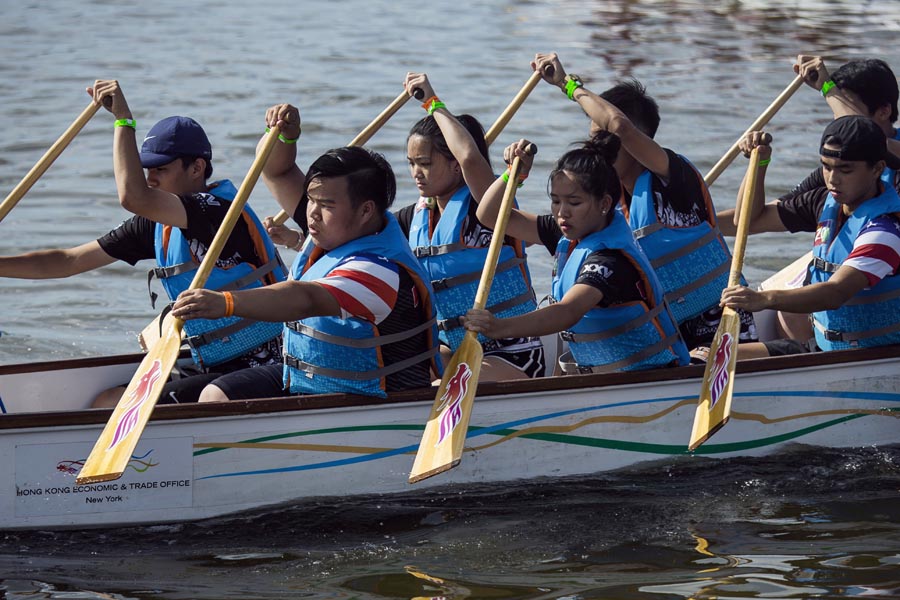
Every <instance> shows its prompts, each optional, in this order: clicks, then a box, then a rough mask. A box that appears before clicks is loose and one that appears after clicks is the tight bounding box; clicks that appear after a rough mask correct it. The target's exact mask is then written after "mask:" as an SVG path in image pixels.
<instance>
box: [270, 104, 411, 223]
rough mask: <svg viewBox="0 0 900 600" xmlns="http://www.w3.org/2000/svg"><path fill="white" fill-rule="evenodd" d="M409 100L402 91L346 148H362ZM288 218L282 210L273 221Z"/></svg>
mask: <svg viewBox="0 0 900 600" xmlns="http://www.w3.org/2000/svg"><path fill="white" fill-rule="evenodd" d="M416 92H419V94H418V95H416V97H417V98H418V97H419V95H421V93H422V91H421V90H418V89H417V90H416ZM409 99H410V95H409V93H407V92H406V90H404V91H403V93H402V94H400V95H399V96H397V97H396V98H395V99H394V101H393V102H391V103H390V104H389V105H388V107H387V108H385V109H384V110H383V111H381V114H379V115H378V116H377V117H375V119H374V120H373V121H372V122H371V123H369V124H368V125H367V126H366V128H365V129H363V130H362V131H360V132H359V135H357V136H356V137H355V138H353V139H352V140H351V141H350V143H349V144H347V145H348V146H362V145H363V144H365V143H366V142H368V141H369V140H370V139H371V138H372V136H373V135H375V133H376V132H377V131H378V130H379V129H381V128H382V127H383V126H384V124H385V123H387V122H388V120H390V118H391V117H393V116H394V114H395V113H396V112H397V111H398V110H400V109H401V108H402V107H403V105H404V104H406V103H407V102H408V101H409ZM289 216H290V215H288V214H287V213H286V212H285V211H283V210H282V211H280V212H279V213H278V214H277V215H275V219H274V220H275V224H276V225H281V224H282V223H284V222H285V221H287V219H288V217H289Z"/></svg>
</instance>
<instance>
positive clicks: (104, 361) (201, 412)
mask: <svg viewBox="0 0 900 600" xmlns="http://www.w3.org/2000/svg"><path fill="white" fill-rule="evenodd" d="M142 357H143V355H142V354H124V355H115V356H107V357H99V358H88V359H70V360H63V361H48V362H40V363H23V364H18V365H4V366H0V376H3V375H9V374H24V373H42V372H48V371H59V370H65V369H68V368H79V367H80V368H94V367H103V366H111V365H118V364H127V363H130V362H134V363H135V364H136V363H138V362H139V361H140V360H141V358H142ZM898 357H900V345H895V346H883V347H878V348H864V349H854V350H839V351H833V352H815V353H809V354H795V355H790V356H778V357H770V358H758V359H750V360H743V361H738V363H737V373H738V374H746V373H765V372H771V371H781V370H790V369H798V368H800V369H802V368H807V367H820V366H828V365H833V364H846V363H860V362H867V361H873V360H879V359H885V358H898ZM703 371H704V366H703V365H690V366H686V367H673V368H664V369H652V370H647V371H631V372H616V373H606V374H586V375H567V376H560V377H543V378H537V379H519V380H511V381H501V382H479V384H478V389H477V396H478V397H486V396H492V397H497V396H510V395H515V394H525V393H528V394H533V393H540V392H554V391H565V390H571V389H587V388H591V389H600V388H610V387H617V386H623V385H629V384H647V383H664V382H668V381H672V382H675V381H682V380H685V379H698V380H699V379H700V378H701V377H702V376H703ZM436 389H437V387H436V386H432V387H430V388H422V389H418V390H409V391H404V392H395V393H392V394H390V395H389V396H388V397H387V398H376V397H371V396H359V395H350V394H318V395H310V396H285V397H280V398H258V399H253V400H233V401H230V402H211V403H204V404H164V405H158V406H157V407H156V408H155V409H154V411H153V414H152V415H151V417H150V420H151V421H176V420H186V419H187V420H189V419H209V418H215V417H232V416H246V415H256V414H265V413H282V412H295V411H306V410H320V409H331V408H353V407H359V408H365V407H374V406H382V405H389V404H411V403H416V402H429V403H431V402H433V401H434V395H435V391H436ZM698 393H699V383H698ZM111 410H112V409H99V408H94V409H81V410H66V411H42V412H23V413H9V414H5V415H0V430H14V429H28V428H38V427H54V426H73V425H74V426H77V425H93V424H103V423H106V422H107V421H108V420H109V415H110V412H111Z"/></svg>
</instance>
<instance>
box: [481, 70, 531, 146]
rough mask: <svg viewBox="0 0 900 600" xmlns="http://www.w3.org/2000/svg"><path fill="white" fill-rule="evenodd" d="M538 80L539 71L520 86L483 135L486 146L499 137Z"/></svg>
mask: <svg viewBox="0 0 900 600" xmlns="http://www.w3.org/2000/svg"><path fill="white" fill-rule="evenodd" d="M540 80H541V73H540V71H535V72H534V73H532V74H531V77H529V78H528V81H526V82H525V85H523V86H522V89H521V90H519V93H518V94H516V96H515V98H513V99H512V102H510V103H509V105H508V106H507V107H506V108H505V109H504V110H503V112H502V113H500V116H499V117H497V120H496V121H494V124H493V125H491V128H490V129H488V130H487V133H485V134H484V141H485V142H487V145H488V146H490V145H491V144H493V143H494V140H496V139H497V136H498V135H500V132H501V131H503V128H504V127H506V124H507V123H509V121H510V119H512V118H513V115H514V114H516V111H517V110H519V107H521V106H522V104H523V103H524V102H525V99H526V98H528V95H529V94H530V93H531V90H533V89H534V88H535V86H536V85H537V84H538V82H539V81H540Z"/></svg>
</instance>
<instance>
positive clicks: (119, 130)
mask: <svg viewBox="0 0 900 600" xmlns="http://www.w3.org/2000/svg"><path fill="white" fill-rule="evenodd" d="M87 92H88V94H90V95H91V96H93V98H94V101H95V102H99V103H101V104H102V105H103V106H104V107H105V108H106V109H107V110H108V111H109V112H111V113H112V114H113V116H114V117H115V118H116V123H115V126H114V132H113V172H114V173H115V177H116V189H117V190H118V193H119V203H120V204H121V205H122V208H124V209H125V210H127V211H129V212H131V213H134V214H136V215H140V216H142V217H146V218H147V219H150V220H151V221H155V222H157V223H164V224H166V225H172V226H173V227H187V225H188V223H187V213H186V212H185V210H184V205H182V203H181V200H180V199H179V198H178V196H176V195H175V194H172V193H169V192H166V191H163V190H161V189H159V188H152V187H150V186H149V185H148V184H147V178H146V177H145V176H144V168H143V167H142V166H141V158H140V155H139V154H138V149H137V140H136V138H135V127H134V121H133V116H132V114H131V109H130V108H129V107H128V102H127V101H126V100H125V94H124V93H123V92H122V88H120V87H119V82H118V81H116V80H97V81H96V82H95V83H94V87H92V88H87ZM129 122H131V124H130V125H129V124H128V123H129Z"/></svg>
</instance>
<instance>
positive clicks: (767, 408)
mask: <svg viewBox="0 0 900 600" xmlns="http://www.w3.org/2000/svg"><path fill="white" fill-rule="evenodd" d="M832 354H834V355H835V356H848V357H850V358H851V359H859V358H863V359H864V360H854V361H853V362H834V361H833V359H832V357H826V358H827V361H826V362H821V360H822V359H821V358H816V357H815V356H813V355H808V356H803V357H791V358H790V359H766V360H762V361H746V362H745V363H741V365H740V368H739V371H738V376H737V378H736V380H735V390H736V391H735V395H734V404H733V408H732V417H731V421H730V422H729V423H728V424H727V425H726V426H725V427H724V428H723V429H722V430H721V431H720V432H719V433H717V434H716V435H715V436H713V438H712V439H710V440H709V441H708V442H706V443H705V444H704V445H703V446H701V447H700V448H699V449H698V450H697V452H696V453H694V454H696V455H698V456H705V457H714V458H718V457H732V456H742V455H763V454H772V453H776V452H778V451H779V450H780V449H782V448H783V447H784V446H785V444H790V443H803V444H809V445H817V446H825V447H861V446H871V445H891V444H896V443H898V441H900V419H898V418H897V417H898V416H900V349H896V348H895V349H888V350H887V351H885V350H883V349H882V350H879V351H876V352H872V351H855V352H845V353H840V354H838V353H832ZM818 356H819V357H821V356H823V355H818ZM70 362H71V363H78V365H71V366H70V365H68V364H67V365H65V366H67V367H69V368H58V369H54V368H52V367H53V366H54V363H46V364H45V365H44V367H42V369H43V370H41V371H34V370H31V371H29V370H28V368H27V366H19V368H16V367H0V400H2V402H3V406H4V407H5V409H6V410H7V411H8V413H9V414H7V415H5V416H3V417H0V451H2V452H3V456H5V457H6V460H5V461H4V462H3V464H2V467H0V528H4V529H19V528H28V529H33V528H57V527H92V526H114V525H125V524H146V523H167V522H176V521H192V520H198V519H204V518H208V517H213V516H219V515H225V514H230V513H235V512H239V511H245V510H250V509H257V508H261V507H264V506H268V505H276V504H284V503H292V502H298V501H301V500H304V499H309V498H315V497H326V496H348V495H354V494H365V495H369V494H391V493H397V492H404V491H409V490H410V489H411V486H410V484H408V483H407V476H408V474H409V470H410V468H411V466H412V462H413V456H414V454H415V451H416V449H417V447H418V443H419V439H420V437H421V434H422V430H423V426H424V420H425V419H426V418H427V417H428V414H429V411H430V407H431V404H432V401H433V392H426V393H423V394H415V393H404V394H401V395H398V396H397V397H394V398H391V399H389V400H386V401H384V400H373V399H359V398H356V399H355V400H354V399H352V398H347V397H344V396H313V397H308V398H303V399H300V398H290V399H280V400H255V401H249V402H234V403H228V404H218V405H215V404H211V405H202V406H197V405H193V406H160V407H157V410H156V413H155V414H154V418H153V419H152V420H151V421H150V423H149V424H148V426H147V428H146V430H145V431H144V434H143V436H142V438H141V441H140V442H139V444H138V446H137V449H136V451H135V453H134V456H133V459H132V461H131V463H130V464H129V468H128V469H126V473H125V475H124V476H123V477H122V478H121V479H120V480H118V481H114V482H107V483H102V484H96V485H90V486H80V487H79V486H76V485H75V475H76V474H77V471H78V469H79V468H80V461H83V460H84V459H85V458H86V457H87V455H88V453H89V452H90V450H91V448H92V447H93V444H94V442H95V441H96V439H97V437H98V436H99V433H100V431H101V429H102V426H103V424H104V423H105V420H106V418H107V417H108V415H109V411H106V410H77V409H80V408H82V407H84V406H86V403H87V402H89V400H90V397H91V394H88V393H84V392H82V393H80V394H79V393H76V391H77V390H84V389H85V387H84V386H83V385H82V384H81V383H79V378H85V380H87V381H90V382H91V383H92V384H93V385H91V386H90V388H91V390H93V389H94V388H99V389H102V387H103V386H105V385H111V384H112V383H115V382H116V381H119V380H121V377H122V375H123V374H125V375H126V376H127V375H128V370H129V368H130V369H133V368H134V362H133V361H131V362H129V361H126V360H124V359H123V360H120V361H118V363H117V364H105V365H100V366H95V367H90V366H89V362H88V361H70ZM79 365H82V366H81V368H80V370H78V369H74V368H72V367H74V366H79ZM701 376H702V368H700V367H685V368H681V369H671V370H666V371H655V372H649V373H644V374H641V375H630V374H614V375H608V376H599V375H588V376H578V377H566V378H548V379H543V380H533V381H521V382H507V383H500V384H489V385H486V386H482V387H481V388H480V389H479V396H478V398H477V400H476V402H475V408H474V411H473V414H472V420H471V424H470V428H469V433H468V438H467V450H466V452H465V453H464V454H463V458H462V463H461V464H460V466H458V467H457V468H455V469H452V470H451V471H449V472H447V473H444V474H441V475H438V476H436V477H433V478H431V479H428V480H425V481H423V482H421V483H418V484H415V486H416V487H417V488H424V487H427V486H435V485H447V484H457V486H458V487H457V489H464V487H463V486H464V484H467V483H473V482H501V481H509V480H517V479H529V478H536V477H559V476H571V475H580V474H590V473H597V472H602V471H607V470H612V469H618V468H622V467H629V466H631V465H635V464H638V463H641V462H645V461H652V460H659V459H665V460H673V459H675V458H677V457H682V458H686V457H688V456H690V454H689V453H688V452H687V442H688V437H689V434H690V430H691V424H692V422H693V418H694V412H695V409H696V403H697V394H698V391H699V388H700V377H701ZM664 377H677V379H665V378H664ZM60 386H62V387H60ZM53 406H57V407H58V409H56V410H51V408H52V407H53ZM28 408H32V411H29V412H25V410H26V409H28ZM34 409H37V411H35V410H34ZM62 409H65V410H62ZM41 411H43V412H41Z"/></svg>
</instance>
